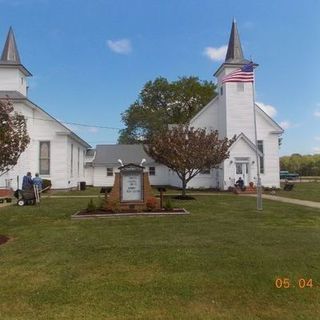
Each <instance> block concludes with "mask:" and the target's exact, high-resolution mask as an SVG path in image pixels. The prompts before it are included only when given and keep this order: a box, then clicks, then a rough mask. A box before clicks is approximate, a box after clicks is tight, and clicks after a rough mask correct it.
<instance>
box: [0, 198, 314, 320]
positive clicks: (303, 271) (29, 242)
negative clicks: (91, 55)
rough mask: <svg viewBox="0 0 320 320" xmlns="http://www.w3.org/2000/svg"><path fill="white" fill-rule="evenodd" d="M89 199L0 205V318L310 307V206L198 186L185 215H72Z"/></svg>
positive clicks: (296, 312)
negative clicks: (259, 208) (208, 192)
mask: <svg viewBox="0 0 320 320" xmlns="http://www.w3.org/2000/svg"><path fill="white" fill-rule="evenodd" d="M87 202H88V199H84V198H79V199H44V200H43V201H42V203H41V205H40V206H38V207H31V206H29V207H23V208H20V207H15V206H13V207H9V208H2V209H1V210H0V234H6V235H9V236H10V237H12V238H13V239H12V240H11V241H10V242H9V243H7V244H5V245H3V246H0V319H2V320H7V319H14V320H20V319H23V320H28V319H33V320H35V319H46V320H47V319H86V320H91V319H92V320H93V319H94V320H99V319H112V320H113V319H117V320H118V319H146V320H149V319H165V320H170V319H192V320H194V319H201V320H202V319H210V320H211V319H243V320H250V319H312V320H314V319H318V318H319V314H320V256H319V245H320V210H318V209H310V208H305V207H301V206H294V205H289V204H282V203H277V202H273V201H264V208H265V209H264V211H263V212H260V213H257V212H256V211H255V199H254V198H244V197H237V196H232V195H229V196H223V195H222V196H219V197H217V196H198V197H197V198H196V200H195V201H185V202H179V203H178V204H177V203H176V204H177V205H179V206H183V207H185V208H186V209H188V210H190V212H191V215H189V216H176V217H168V216H165V217H133V218H112V219H99V220H98V219H97V220H87V221H71V220H70V215H71V214H72V213H74V212H75V211H76V210H78V209H80V208H84V207H85V206H86V205H87ZM278 277H280V278H288V279H289V280H290V284H291V286H290V288H288V289H284V288H281V289H277V288H276V287H275V284H274V283H275V280H276V278H278ZM301 278H305V279H310V278H312V279H313V285H314V287H313V288H304V289H300V288H299V287H298V280H299V279H301ZM293 286H294V287H293Z"/></svg>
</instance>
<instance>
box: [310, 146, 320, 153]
mask: <svg viewBox="0 0 320 320" xmlns="http://www.w3.org/2000/svg"><path fill="white" fill-rule="evenodd" d="M312 150H313V152H314V153H320V147H314V148H313V149H312Z"/></svg>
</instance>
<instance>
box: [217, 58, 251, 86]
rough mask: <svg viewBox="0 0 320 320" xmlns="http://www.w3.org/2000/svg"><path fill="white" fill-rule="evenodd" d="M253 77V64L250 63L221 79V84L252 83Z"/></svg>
mask: <svg viewBox="0 0 320 320" xmlns="http://www.w3.org/2000/svg"><path fill="white" fill-rule="evenodd" d="M253 81H254V75H253V63H252V62H250V63H248V64H246V65H245V66H243V67H242V68H239V69H237V70H235V71H233V72H231V73H229V74H227V75H226V76H224V77H223V78H222V83H225V82H253Z"/></svg>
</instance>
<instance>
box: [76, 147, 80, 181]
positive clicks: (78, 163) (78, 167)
mask: <svg viewBox="0 0 320 320" xmlns="http://www.w3.org/2000/svg"><path fill="white" fill-rule="evenodd" d="M77 160H78V162H77V171H78V177H79V176H80V148H79V147H78V159H77Z"/></svg>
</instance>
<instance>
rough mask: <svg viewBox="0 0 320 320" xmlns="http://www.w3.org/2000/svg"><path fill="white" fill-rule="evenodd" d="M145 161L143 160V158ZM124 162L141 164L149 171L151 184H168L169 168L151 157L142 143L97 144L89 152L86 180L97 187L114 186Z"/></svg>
mask: <svg viewBox="0 0 320 320" xmlns="http://www.w3.org/2000/svg"><path fill="white" fill-rule="evenodd" d="M143 159H144V161H143V162H142V160H143ZM119 160H120V161H121V162H122V163H123V164H129V163H134V164H140V163H141V162H142V165H143V166H144V167H145V171H147V172H149V179H150V184H151V185H168V184H169V180H168V179H169V169H168V168H167V167H166V166H164V165H162V164H159V163H156V162H155V161H154V160H153V159H152V158H150V157H149V156H148V155H147V154H146V152H145V151H144V149H143V146H142V145H141V144H109V145H97V146H96V149H95V150H89V151H88V152H87V162H86V174H85V181H86V183H87V184H88V185H93V186H96V187H103V186H113V182H114V174H115V172H119V167H120V166H121V163H120V161H119Z"/></svg>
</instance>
